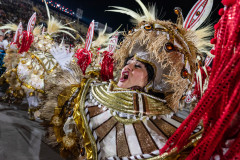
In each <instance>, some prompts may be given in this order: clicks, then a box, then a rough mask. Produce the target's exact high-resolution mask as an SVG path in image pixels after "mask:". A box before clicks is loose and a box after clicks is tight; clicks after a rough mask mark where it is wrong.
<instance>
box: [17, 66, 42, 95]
mask: <svg viewBox="0 0 240 160" xmlns="http://www.w3.org/2000/svg"><path fill="white" fill-rule="evenodd" d="M16 69H18V66H17V67H16ZM16 78H17V80H18V82H19V83H21V84H22V85H24V86H25V87H27V88H28V89H32V90H35V91H37V92H40V93H44V91H43V90H41V89H36V88H34V87H33V86H31V85H29V84H27V83H24V82H22V81H21V80H20V79H19V76H18V74H17V71H16Z"/></svg>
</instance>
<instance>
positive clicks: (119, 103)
mask: <svg viewBox="0 0 240 160" xmlns="http://www.w3.org/2000/svg"><path fill="white" fill-rule="evenodd" d="M136 2H137V3H138V4H139V5H140V6H141V8H142V10H143V14H137V13H136V12H134V11H131V10H129V9H127V8H123V7H114V8H115V9H114V10H110V11H114V12H120V13H124V14H128V15H130V16H132V17H133V20H134V23H135V24H137V25H136V27H135V28H134V29H133V30H132V31H130V32H129V33H128V34H127V35H126V36H125V39H124V41H123V42H122V44H121V46H120V49H118V50H117V51H116V53H115V54H114V56H113V57H114V59H115V66H117V67H116V68H115V71H116V73H118V72H121V73H119V75H118V76H115V77H114V78H115V79H112V80H111V81H110V82H107V81H102V80H101V78H102V77H103V75H104V74H105V73H106V72H101V73H103V75H102V74H100V73H99V71H98V70H95V71H94V66H92V69H93V70H92V69H90V68H89V67H88V65H89V59H90V58H91V55H92V53H91V52H90V49H89V48H88V47H89V45H90V42H88V41H87V42H86V45H85V48H84V49H82V50H81V51H79V52H77V53H76V58H77V59H76V60H77V63H74V62H72V63H69V64H68V65H67V67H66V68H67V71H66V70H65V72H62V71H61V72H59V74H56V76H54V77H51V78H48V86H47V87H48V88H46V90H47V93H48V94H49V97H51V98H49V99H51V103H48V102H46V104H47V105H45V106H44V107H45V108H44V109H45V110H48V109H49V111H50V110H51V109H50V108H53V107H55V105H56V107H55V108H54V116H53V117H52V118H51V123H52V124H53V131H54V133H55V137H56V139H57V141H58V142H59V143H61V146H62V147H61V151H62V153H70V154H72V155H74V156H76V157H79V158H80V159H81V158H82V157H85V158H87V159H123V160H124V159H151V160H153V159H178V158H179V157H180V158H184V157H185V156H186V155H187V154H188V153H189V151H190V150H191V148H192V147H193V145H194V144H195V143H196V142H197V140H198V139H199V138H200V136H201V131H202V126H201V125H199V126H198V127H197V128H196V130H194V132H193V133H192V136H191V137H190V139H189V143H188V144H187V145H186V146H185V148H184V149H183V150H181V151H180V152H175V151H174V150H173V151H172V152H171V153H166V154H163V155H161V156H160V155H159V149H161V148H162V147H163V146H164V145H165V143H166V141H167V140H168V138H169V137H170V136H171V135H172V134H173V133H174V131H175V130H176V129H177V128H178V127H179V126H180V124H181V122H182V121H183V120H184V118H185V117H184V116H183V115H182V114H181V113H177V112H178V111H179V103H180V101H181V99H182V96H183V95H184V94H185V93H187V92H188V91H189V90H191V89H192V83H193V81H194V77H195V71H196V70H197V69H198V68H197V67H196V66H198V67H200V66H199V64H198V59H197V58H199V57H202V56H201V54H200V53H201V52H202V51H204V48H205V47H207V46H210V44H209V43H208V41H206V40H205V39H204V38H206V37H208V36H210V34H211V32H209V27H206V28H202V29H199V30H196V31H193V30H190V29H189V28H192V29H193V24H192V23H190V24H188V23H187V22H184V24H183V17H182V14H181V10H180V9H179V8H176V9H175V13H176V14H177V15H178V20H177V23H172V22H170V21H161V20H158V19H157V18H156V16H155V15H156V14H155V8H154V7H152V8H149V9H147V8H146V7H145V6H144V4H143V3H142V2H141V1H140V0H136ZM198 4H199V3H198ZM201 5H202V6H203V8H204V7H207V8H208V7H210V8H211V5H212V1H204V3H202V4H201ZM198 9H199V8H198ZM201 9H202V8H201ZM205 9H206V8H205ZM195 12H197V13H198V14H197V16H196V17H192V19H191V20H190V21H191V22H193V23H194V27H195V29H196V28H197V27H198V26H199V25H200V24H201V23H202V22H203V21H204V20H200V19H198V18H199V17H198V16H200V17H205V18H206V15H204V16H203V15H202V14H203V13H205V14H208V13H209V9H208V10H207V9H206V10H205V12H203V11H202V10H201V11H199V10H195V11H193V14H195ZM188 18H189V17H188ZM89 33H91V28H90V32H89ZM89 36H90V34H89V35H88V37H89ZM110 55H111V54H109V57H111V56H110ZM92 61H94V58H93V59H92ZM77 64H79V65H80V67H81V70H82V71H81V70H80V68H79V66H77ZM85 64H86V65H85ZM65 65H66V64H65ZM84 66H85V67H84ZM109 66H110V65H109ZM86 67H88V68H87V69H86ZM101 67H102V68H103V67H105V66H104V64H103V62H102V64H101ZM120 68H122V69H121V70H120ZM85 70H86V74H85V75H84V73H85ZM106 74H107V73H106ZM110 77H111V76H110ZM115 81H118V82H115ZM54 87H55V88H54ZM54 97H55V100H56V101H55V102H54ZM42 116H43V117H44V116H45V117H44V118H45V119H50V118H49V117H50V115H47V114H43V115H42ZM51 136H52V137H51ZM50 138H54V137H53V135H50ZM84 151H85V152H84Z"/></svg>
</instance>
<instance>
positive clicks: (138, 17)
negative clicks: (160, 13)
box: [106, 0, 157, 24]
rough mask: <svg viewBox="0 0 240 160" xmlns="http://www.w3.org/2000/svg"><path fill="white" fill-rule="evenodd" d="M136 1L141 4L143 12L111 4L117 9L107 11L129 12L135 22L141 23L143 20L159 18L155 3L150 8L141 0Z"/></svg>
mask: <svg viewBox="0 0 240 160" xmlns="http://www.w3.org/2000/svg"><path fill="white" fill-rule="evenodd" d="M136 2H137V3H138V4H139V5H140V6H141V9H142V11H143V13H136V12H134V11H132V10H130V9H128V8H124V7H119V6H110V7H113V8H115V9H110V10H106V11H110V12H118V13H123V14H127V15H129V16H131V17H132V19H131V22H132V23H133V24H139V23H141V22H142V21H155V20H156V19H157V18H156V17H157V14H156V7H155V5H153V6H149V7H148V8H146V6H145V5H144V4H143V3H142V2H141V1H140V0H136Z"/></svg>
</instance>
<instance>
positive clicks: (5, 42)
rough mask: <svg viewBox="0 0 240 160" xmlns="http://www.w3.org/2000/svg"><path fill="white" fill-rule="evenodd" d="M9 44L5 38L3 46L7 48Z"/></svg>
mask: <svg viewBox="0 0 240 160" xmlns="http://www.w3.org/2000/svg"><path fill="white" fill-rule="evenodd" d="M7 45H8V41H7V40H3V48H4V49H5V50H6V49H7Z"/></svg>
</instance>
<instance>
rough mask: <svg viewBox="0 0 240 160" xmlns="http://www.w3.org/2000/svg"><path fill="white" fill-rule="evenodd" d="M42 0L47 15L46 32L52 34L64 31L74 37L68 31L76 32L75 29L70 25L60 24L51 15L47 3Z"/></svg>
mask: <svg viewBox="0 0 240 160" xmlns="http://www.w3.org/2000/svg"><path fill="white" fill-rule="evenodd" d="M44 2H45V6H46V10H47V15H48V28H47V33H48V34H49V35H52V34H55V33H65V34H68V35H69V36H71V37H72V38H74V39H75V37H74V36H73V35H72V34H71V33H70V32H69V31H73V32H77V31H76V30H75V29H73V28H71V27H66V26H65V25H62V24H61V22H59V21H58V20H56V19H55V18H54V17H53V16H51V15H50V11H49V8H48V5H47V3H46V1H45V0H44Z"/></svg>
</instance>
